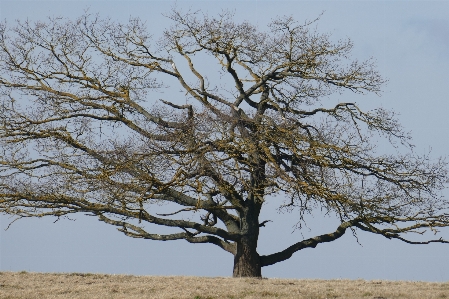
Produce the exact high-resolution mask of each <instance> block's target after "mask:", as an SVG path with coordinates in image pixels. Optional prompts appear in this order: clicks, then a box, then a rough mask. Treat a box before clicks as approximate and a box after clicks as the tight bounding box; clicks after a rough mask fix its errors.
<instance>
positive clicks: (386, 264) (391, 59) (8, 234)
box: [0, 0, 449, 281]
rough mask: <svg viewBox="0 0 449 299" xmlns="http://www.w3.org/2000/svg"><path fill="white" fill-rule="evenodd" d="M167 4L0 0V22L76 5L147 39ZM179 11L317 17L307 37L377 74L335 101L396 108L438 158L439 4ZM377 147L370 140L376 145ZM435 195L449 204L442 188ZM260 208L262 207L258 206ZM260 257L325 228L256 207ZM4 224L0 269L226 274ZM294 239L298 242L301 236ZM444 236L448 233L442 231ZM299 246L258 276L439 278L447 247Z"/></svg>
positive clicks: (124, 240) (443, 135) (208, 264)
mask: <svg viewBox="0 0 449 299" xmlns="http://www.w3.org/2000/svg"><path fill="white" fill-rule="evenodd" d="M174 4H175V2H172V1H145V0H141V1H125V0H122V1H106V0H105V1H101V0H98V1H94V0H91V1H62V0H60V1H58V0H54V1H20V0H14V1H5V0H0V19H1V20H7V22H8V23H9V24H12V23H13V21H14V20H16V19H19V20H25V19H27V18H28V19H31V20H43V19H45V18H46V17H47V16H63V17H68V18H76V17H78V16H80V15H81V14H83V12H84V10H85V9H86V8H89V11H90V12H92V13H97V12H98V13H99V14H100V16H102V17H110V18H112V19H114V20H118V21H122V22H126V21H127V20H128V19H129V17H130V16H132V17H140V18H141V19H143V20H146V21H147V24H148V26H149V27H150V28H151V31H152V32H161V31H162V30H163V29H164V28H166V27H167V26H170V20H168V19H167V18H166V17H164V14H167V13H168V12H169V11H170V9H171V7H172V6H173V5H174ZM176 5H177V7H179V8H181V9H189V8H190V9H192V10H198V9H201V10H203V11H205V12H208V13H210V14H215V13H219V12H220V11H221V10H222V9H231V10H233V11H235V19H236V20H240V21H243V20H247V21H249V22H251V23H253V24H257V25H259V26H261V27H262V26H264V25H265V24H267V23H268V22H269V21H270V19H272V18H274V17H276V16H283V15H287V16H290V15H291V16H293V17H294V18H295V19H297V20H300V21H303V20H312V19H315V18H316V17H317V16H318V15H320V14H321V13H322V12H324V13H323V15H322V16H321V18H320V20H319V22H318V23H317V28H318V31H320V32H323V33H324V32H328V33H331V34H332V36H333V37H334V38H336V39H345V38H350V39H351V40H352V41H353V43H354V46H355V47H354V50H353V52H352V55H353V56H352V57H354V58H358V59H360V60H366V59H368V58H370V57H373V58H374V59H375V60H376V61H377V65H378V70H379V71H380V73H381V74H382V75H383V76H384V78H386V79H388V83H387V84H386V85H385V86H384V87H383V93H382V95H381V96H380V97H378V96H376V95H353V94H343V95H341V98H340V99H339V100H341V101H345V102H348V101H355V102H357V104H359V105H360V106H361V107H363V108H365V109H371V108H375V107H384V108H387V109H393V110H395V111H396V112H398V113H399V116H398V118H399V120H400V123H401V124H402V125H403V127H404V128H406V130H407V131H410V132H411V135H412V136H413V143H414V144H415V146H416V147H415V151H416V153H418V154H424V153H426V152H428V151H429V150H430V151H431V156H432V157H433V158H434V159H437V158H438V157H440V156H446V155H447V149H448V148H449V138H448V133H447V128H448V127H449V118H448V117H447V115H448V112H449V96H448V86H449V77H448V76H447V70H448V69H449V58H448V57H449V1H362V0H360V1H338V0H337V1H335V0H334V1H249V0H247V1H177V3H176ZM380 150H382V145H380ZM444 195H445V196H446V197H449V190H446V191H445V193H444ZM270 207H271V208H270ZM264 219H271V220H274V222H273V223H269V224H268V225H267V226H266V227H263V228H262V231H261V237H260V252H259V253H261V254H268V253H272V252H275V251H279V250H282V249H284V248H285V247H286V246H289V245H291V244H292V243H293V242H294V241H295V240H296V241H297V240H298V239H299V240H300V239H302V238H303V237H305V238H307V237H309V236H314V235H318V234H321V233H327V232H331V231H333V229H332V228H334V229H335V226H332V224H333V223H332V221H331V220H330V219H327V218H325V217H324V218H323V215H320V214H319V213H317V214H316V216H315V217H313V218H310V219H309V221H308V224H309V227H310V230H308V229H305V230H303V231H302V232H298V231H293V226H294V224H295V223H296V221H295V215H293V214H279V213H277V212H276V210H275V206H274V205H271V206H270V204H268V206H267V208H266V211H265V212H264V213H263V215H262V216H261V220H264ZM11 220H12V219H11V218H10V217H9V216H7V215H0V271H22V270H25V271H32V272H90V273H110V274H133V275H196V276H231V275H232V265H233V264H232V263H233V257H232V255H230V254H229V253H226V252H224V251H223V250H221V249H219V248H218V247H216V246H214V245H204V244H199V245H198V244H189V243H187V242H186V241H171V242H159V241H150V240H140V239H132V238H129V237H126V236H125V235H123V234H122V233H120V232H118V231H116V229H115V228H114V227H111V226H108V225H107V224H104V223H101V222H99V221H98V220H96V219H95V218H94V217H88V216H83V215H79V216H76V219H75V220H73V221H70V220H60V221H58V222H56V223H53V222H54V218H42V219H22V220H20V221H17V222H15V223H13V224H12V225H11V226H10V227H9V229H7V230H6V228H7V227H8V224H9V223H10V222H11ZM301 233H303V235H301ZM444 236H445V237H446V238H447V239H449V230H446V231H444ZM357 237H358V239H356V238H355V237H354V236H352V235H351V234H350V233H347V234H346V235H344V236H343V237H342V238H340V239H338V240H337V241H334V242H331V243H326V244H320V245H318V246H317V247H316V248H315V249H304V250H301V251H299V252H297V253H295V254H294V255H293V257H292V258H291V259H289V260H287V261H284V262H282V263H278V264H275V265H273V266H269V267H264V268H263V269H262V275H263V276H264V277H269V278H272V277H279V278H319V279H370V280H371V279H388V280H421V281H449V244H431V245H421V246H418V245H409V244H404V243H401V242H400V241H396V240H387V239H385V238H382V237H379V236H376V235H373V234H369V233H363V232H360V233H358V235H357Z"/></svg>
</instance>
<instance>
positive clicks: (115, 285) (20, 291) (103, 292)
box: [0, 271, 449, 299]
mask: <svg viewBox="0 0 449 299" xmlns="http://www.w3.org/2000/svg"><path fill="white" fill-rule="evenodd" d="M0 298H3V299H13V298H14V299H19V298H20V299H25V298H26V299H33V298H36V299H37V298H39V299H42V298H89V299H90V298H127V299H128V298H158V299H168V298H185V299H209V298H229V299H237V298H238V299H240V298H245V299H250V298H254V299H255V298H257V299H259V298H286V299H288V298H292V299H293V298H295V299H302V298H304V299H305V298H307V299H324V298H342V299H343V298H344V299H355V298H357V299H358V298H366V299H399V298H404V299H405V298H407V299H415V298H416V299H423V298H426V299H433V298H449V282H446V283H430V282H412V281H382V280H375V281H365V280H296V279H271V278H270V279H248V278H242V279H235V278H227V277H216V278H209V277H176V276H169V277H161V276H132V275H104V274H90V273H85V274H83V273H61V274H49V273H28V272H25V271H24V272H0Z"/></svg>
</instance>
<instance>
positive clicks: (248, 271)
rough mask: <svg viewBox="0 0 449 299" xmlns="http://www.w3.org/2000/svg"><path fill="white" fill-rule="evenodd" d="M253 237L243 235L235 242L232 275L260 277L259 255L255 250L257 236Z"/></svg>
mask: <svg viewBox="0 0 449 299" xmlns="http://www.w3.org/2000/svg"><path fill="white" fill-rule="evenodd" d="M254 239H255V238H254V236H252V237H246V236H245V237H243V238H242V239H241V240H240V241H239V242H238V243H237V254H236V255H235V256H234V272H233V277H258V278H261V277H262V267H261V263H260V256H259V254H258V253H257V250H256V249H257V238H256V239H255V240H254Z"/></svg>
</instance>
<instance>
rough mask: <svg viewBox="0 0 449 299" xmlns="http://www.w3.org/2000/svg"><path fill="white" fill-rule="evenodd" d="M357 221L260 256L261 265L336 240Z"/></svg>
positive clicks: (266, 264) (284, 258)
mask: <svg viewBox="0 0 449 299" xmlns="http://www.w3.org/2000/svg"><path fill="white" fill-rule="evenodd" d="M355 223H356V221H355V220H352V221H347V222H343V223H342V224H340V226H339V227H338V228H337V230H336V231H335V232H333V233H330V234H325V235H321V236H317V237H314V238H310V239H307V240H304V241H301V242H298V243H295V244H293V245H292V246H290V247H288V248H287V249H285V250H283V251H280V252H277V253H274V254H270V255H263V256H261V257H260V259H261V265H262V267H265V266H270V265H273V264H276V263H279V262H282V261H285V260H287V259H289V258H290V257H291V256H292V255H293V253H295V252H296V251H299V250H301V249H304V248H315V247H316V246H317V245H318V244H320V243H326V242H331V241H334V240H336V239H338V238H340V237H341V236H343V235H344V233H345V231H346V229H347V228H349V227H351V226H353V225H355Z"/></svg>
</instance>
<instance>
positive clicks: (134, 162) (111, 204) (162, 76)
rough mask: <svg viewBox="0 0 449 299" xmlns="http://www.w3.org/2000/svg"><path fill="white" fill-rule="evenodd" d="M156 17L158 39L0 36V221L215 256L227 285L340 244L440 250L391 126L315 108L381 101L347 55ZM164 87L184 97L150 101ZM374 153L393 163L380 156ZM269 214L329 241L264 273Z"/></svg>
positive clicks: (434, 198)
mask: <svg viewBox="0 0 449 299" xmlns="http://www.w3.org/2000/svg"><path fill="white" fill-rule="evenodd" d="M169 17H170V18H171V20H172V21H173V26H172V27H171V28H169V29H167V30H166V31H165V32H164V33H163V36H162V37H161V38H160V39H154V38H153V37H152V36H151V35H150V34H149V33H148V30H147V28H146V25H145V23H144V22H142V21H141V20H139V19H131V20H130V21H129V23H127V24H120V23H117V22H113V21H111V20H107V19H106V20H105V19H100V18H99V17H98V16H93V15H89V14H88V13H86V15H84V16H82V17H80V18H79V19H77V20H75V21H70V20H65V19H61V18H50V19H49V20H48V21H47V22H37V23H34V24H32V23H31V22H29V21H25V22H18V23H17V25H16V26H15V27H13V28H9V27H7V26H6V24H2V25H1V27H0V36H1V39H0V69H1V72H0V90H1V107H0V119H1V122H0V144H1V154H0V211H1V212H2V213H4V214H9V215H16V216H17V219H18V218H23V217H43V216H55V217H58V219H59V217H67V216H68V215H70V214H73V213H80V212H81V213H87V214H88V215H94V216H96V217H98V219H99V220H101V221H103V222H105V223H108V224H111V225H114V226H117V227H118V230H119V231H121V232H123V233H124V234H125V235H127V236H130V237H133V238H144V239H150V240H162V241H168V240H179V239H184V240H186V241H188V242H190V243H211V244H215V245H217V246H218V247H220V248H222V249H223V250H225V251H227V252H229V253H231V254H233V255H234V271H233V276H234V277H243V276H249V277H260V276H261V268H262V267H264V266H269V265H272V264H275V263H278V262H281V261H284V260H287V259H289V258H290V257H291V256H292V254H293V253H295V252H297V251H299V250H301V249H304V248H310V247H316V246H317V245H318V244H321V243H325V242H331V241H334V240H336V239H338V238H340V237H341V236H342V235H343V234H345V232H346V231H347V230H348V229H349V230H351V231H352V232H353V233H354V234H355V233H356V231H357V230H361V231H365V232H370V233H374V234H378V235H382V236H384V237H386V238H389V239H398V240H401V241H404V242H407V243H411V244H428V243H431V242H441V243H448V241H447V240H444V239H443V238H441V237H439V236H438V235H436V236H432V235H429V234H428V233H426V230H430V231H431V232H434V233H435V234H437V233H438V230H439V229H440V228H443V227H447V226H449V219H448V215H449V214H448V201H447V200H446V199H444V198H443V197H442V196H441V194H440V193H441V192H440V191H441V190H442V189H443V188H444V184H445V183H446V181H447V169H446V164H445V162H444V160H443V159H439V160H438V161H436V162H432V161H431V160H430V158H429V157H428V156H424V157H420V156H417V155H415V154H414V152H413V150H412V145H411V144H410V137H409V136H408V135H407V134H406V133H404V132H403V130H402V128H401V127H400V125H399V124H398V122H397V120H396V119H395V116H394V113H393V112H390V111H388V110H385V109H375V110H372V111H363V110H362V109H361V108H360V107H359V106H358V105H357V104H355V103H350V102H340V103H338V104H336V105H334V106H331V107H328V108H326V107H325V105H324V104H326V105H328V106H329V104H328V102H330V100H329V96H330V95H332V94H334V93H336V92H337V93H338V92H340V93H342V92H343V91H345V90H349V91H352V92H354V93H359V94H365V93H368V92H373V93H380V88H381V85H382V84H383V83H384V80H383V79H382V77H381V76H380V75H379V73H378V72H377V71H376V70H375V65H374V62H373V61H372V60H367V61H362V62H359V61H356V60H351V59H350V52H351V48H352V43H351V41H350V40H340V41H335V42H334V41H332V39H331V37H330V36H329V35H327V34H320V33H318V32H316V30H313V29H312V28H311V25H312V24H313V23H315V21H316V20H315V21H312V22H306V23H304V24H300V23H298V22H296V21H295V20H294V19H293V18H285V17H284V18H278V19H275V20H274V21H272V22H271V23H270V25H269V26H268V29H267V30H266V31H260V30H259V29H258V28H256V27H255V26H253V25H251V24H249V23H247V22H243V23H236V22H234V21H233V16H232V14H231V13H228V12H224V13H222V14H221V15H219V16H217V17H211V16H208V15H204V14H202V13H201V12H196V13H191V12H188V13H181V12H178V11H173V12H172V14H171V15H170V16H169ZM204 62H207V67H205V63H204ZM214 63H215V64H214ZM206 74H207V75H206ZM218 75H219V76H220V77H218ZM169 86H175V87H176V88H180V89H181V91H182V92H183V93H182V94H180V93H178V94H177V96H176V95H174V93H171V94H170V96H169V97H170V98H169V99H160V97H161V95H162V93H161V91H164V90H168V87H169ZM170 88H172V87H170ZM179 96H182V100H181V101H180V100H179V99H178V97H179ZM380 139H387V140H388V141H389V142H390V143H391V145H392V149H394V150H395V149H399V148H401V149H404V148H405V149H406V150H407V153H406V154H401V153H400V151H399V150H395V152H394V154H379V153H377V151H376V146H375V143H376V141H377V140H380ZM279 198H281V199H279ZM267 201H276V202H277V203H278V204H279V208H280V209H284V210H288V211H291V212H295V213H297V214H298V216H297V217H298V221H299V223H300V224H303V223H304V221H305V218H304V216H305V215H306V214H308V213H313V212H314V211H316V210H322V211H323V210H324V211H325V212H326V213H327V214H329V215H334V216H336V217H337V218H338V219H339V221H340V225H339V226H338V227H337V228H336V229H335V231H333V232H331V233H329V234H324V235H318V236H316V237H314V238H310V239H306V240H299V241H298V240H295V241H293V244H292V245H291V246H290V247H288V248H286V249H284V250H282V251H280V252H276V253H273V254H270V255H264V256H261V255H259V254H258V251H257V244H258V236H259V230H260V229H261V228H262V227H263V226H265V225H269V224H267V221H268V220H266V221H261V220H259V215H260V211H261V209H262V208H263V207H264V203H266V202H267ZM161 227H168V229H167V230H165V229H164V230H163V232H164V233H160V230H158V228H161ZM158 232H159V233H158ZM410 233H418V234H421V235H422V236H420V237H419V238H410V237H408V236H409V235H410ZM440 234H441V233H440ZM418 236H419V235H418Z"/></svg>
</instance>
